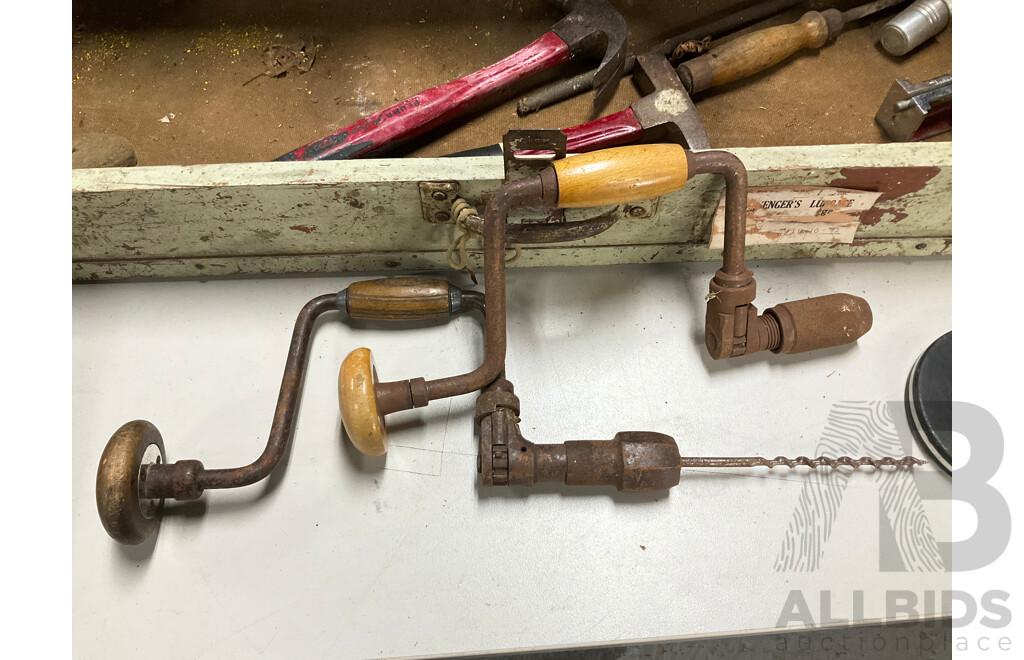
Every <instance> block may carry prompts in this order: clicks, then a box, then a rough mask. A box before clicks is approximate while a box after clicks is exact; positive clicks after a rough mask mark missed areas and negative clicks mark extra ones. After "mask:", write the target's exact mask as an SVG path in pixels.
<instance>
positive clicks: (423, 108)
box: [274, 32, 570, 160]
mask: <svg viewBox="0 0 1024 660" xmlns="http://www.w3.org/2000/svg"><path fill="white" fill-rule="evenodd" d="M569 56H570V54H569V47H568V46H567V45H566V44H565V42H564V41H562V40H561V39H560V38H558V37H557V36H556V35H555V33H553V32H548V33H546V34H544V35H543V36H542V37H540V38H539V39H537V40H536V41H534V42H533V43H532V44H530V45H529V46H526V47H525V48H522V49H520V50H519V51H517V52H515V53H513V54H512V55H509V56H508V57H506V58H505V59H503V60H501V61H500V62H497V63H495V64H492V65H491V66H489V67H487V68H484V69H481V70H479V71H477V72H475V73H471V74H469V75H468V76H463V77H462V78H459V79H458V80H453V81H451V82H449V83H445V84H444V85H440V86H438V87H434V88H433V89H428V90H426V91H424V92H420V93H419V94H415V95H413V96H410V97H409V98H407V99H405V100H403V101H399V102H398V103H396V104H394V105H393V106H391V107H389V108H385V109H384V110H381V111H379V112H376V113H374V114H372V115H369V116H367V117H363V118H362V119H360V120H359V121H357V122H355V123H354V124H350V125H348V126H346V127H344V128H342V129H339V130H337V131H335V132H333V133H331V134H330V135H327V136H325V137H322V138H320V139H319V140H316V141H315V142H310V143H309V144H307V145H305V146H303V147H299V148H298V149H295V150H294V151H289V152H288V153H286V154H285V155H283V156H280V157H278V158H275V159H274V160H348V159H350V158H359V157H360V156H365V155H367V154H369V153H371V152H374V151H380V150H382V149H385V148H388V147H392V146H394V145H396V144H398V143H400V142H402V141H404V140H408V139H410V138H414V137H416V136H418V135H421V134H423V133H426V132H427V131H429V130H430V129H432V128H434V127H436V126H439V125H440V124H443V123H444V122H446V121H448V120H449V119H452V118H453V117H455V116H456V115H458V114H460V113H462V112H463V111H464V110H466V109H468V108H469V107H470V106H472V105H474V104H476V103H477V102H479V101H481V100H483V99H484V98H486V97H488V96H490V95H491V94H493V93H494V92H496V91H498V90H499V89H502V88H504V87H507V86H509V85H512V84H514V83H516V82H519V81H520V80H522V79H524V78H526V77H528V76H531V75H533V74H534V73H537V72H538V71H543V70H545V69H548V68H551V67H553V66H555V65H557V64H561V63H562V62H565V61H567V60H568V59H569Z"/></svg>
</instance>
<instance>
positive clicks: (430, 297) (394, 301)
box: [346, 277, 451, 321]
mask: <svg viewBox="0 0 1024 660" xmlns="http://www.w3.org/2000/svg"><path fill="white" fill-rule="evenodd" d="M449 287H450V285H449V283H448V282H446V281H445V280H438V279H431V278H426V277H392V278H388V279H383V280H367V281H365V282H356V283H355V284H351V285H349V287H348V292H347V294H346V295H347V298H346V300H347V306H348V314H349V316H351V317H352V318H354V319H366V320H373V321H420V320H424V319H440V318H445V317H446V316H448V315H449V314H450V313H451V301H450V297H449Z"/></svg>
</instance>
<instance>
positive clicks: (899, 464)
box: [680, 456, 927, 470]
mask: <svg viewBox="0 0 1024 660" xmlns="http://www.w3.org/2000/svg"><path fill="white" fill-rule="evenodd" d="M925 464H927V461H922V460H921V459H919V458H915V457H913V456H904V457H903V458H893V457H891V456H886V457H884V458H869V457H867V456H862V457H861V458H852V457H850V456H839V457H837V458H830V457H828V456H818V457H816V458H808V457H807V456H797V457H796V458H786V457H785V456H776V457H775V458H765V457H763V456H735V457H724V456H723V457H715V458H711V457H683V458H682V459H681V460H680V465H681V467H700V468H745V467H766V468H769V469H771V468H776V467H779V466H782V465H785V466H786V467H790V468H795V467H797V466H798V465H804V466H806V467H810V468H818V467H828V468H831V469H833V470H835V469H837V468H840V467H849V468H853V469H857V468H861V467H872V468H876V469H877V468H882V467H894V468H896V469H902V468H912V467H915V466H919V465H925Z"/></svg>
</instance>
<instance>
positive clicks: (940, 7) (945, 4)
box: [879, 0, 953, 55]
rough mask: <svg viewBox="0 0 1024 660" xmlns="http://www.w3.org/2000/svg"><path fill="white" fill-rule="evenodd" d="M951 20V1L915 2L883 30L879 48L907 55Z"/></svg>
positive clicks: (891, 52)
mask: <svg viewBox="0 0 1024 660" xmlns="http://www.w3.org/2000/svg"><path fill="white" fill-rule="evenodd" d="M952 17H953V0H916V2H914V4H912V5H910V6H909V7H907V8H906V9H905V10H904V11H902V12H901V13H900V14H899V15H898V16H897V17H896V18H894V19H892V20H891V21H889V22H888V23H886V24H885V27H883V28H882V34H881V36H880V38H879V39H880V41H881V42H882V48H884V49H885V50H887V51H888V52H889V53H890V54H892V55H906V54H907V53H909V52H910V51H912V50H914V49H915V48H917V47H918V46H920V45H921V44H923V43H924V42H925V41H927V40H929V39H931V38H932V37H934V36H935V35H937V34H938V33H939V32H942V31H943V30H945V29H946V26H947V25H949V21H950V19H951V18H952Z"/></svg>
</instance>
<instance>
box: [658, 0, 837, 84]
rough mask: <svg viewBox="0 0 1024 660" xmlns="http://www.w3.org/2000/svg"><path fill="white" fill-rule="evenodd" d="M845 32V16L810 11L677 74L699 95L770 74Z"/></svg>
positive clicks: (745, 38)
mask: <svg viewBox="0 0 1024 660" xmlns="http://www.w3.org/2000/svg"><path fill="white" fill-rule="evenodd" d="M842 29H843V15H842V12H840V11H838V10H836V9H827V10H825V11H823V12H817V11H809V12H807V13H806V14H804V15H803V16H801V17H800V19H799V20H797V21H796V22H795V23H790V24H789V25H779V26H777V27H770V28H766V29H764V30H758V31H757V32H751V33H750V34H746V35H743V36H742V37H737V38H736V39H733V40H732V41H730V42H728V43H726V44H725V45H723V46H719V47H718V48H715V49H713V50H711V52H709V53H706V54H704V55H701V56H700V57H698V58H696V59H693V60H690V61H689V62H686V63H684V64H681V65H679V67H678V68H677V71H678V72H679V75H680V78H681V79H682V81H683V85H685V86H686V88H687V89H689V90H690V93H691V94H696V93H697V92H702V91H704V90H706V89H709V88H711V87H718V86H719V85H727V84H729V83H731V82H735V81H737V80H742V79H743V78H748V77H750V76H753V75H755V74H758V73H761V72H762V71H766V70H768V69H770V68H771V67H773V66H775V65H776V64H778V63H779V62H782V61H784V60H786V59H788V58H790V57H792V56H793V55H794V54H796V53H798V52H800V51H801V50H804V49H805V48H808V49H816V48H821V47H822V46H824V45H825V44H826V43H827V42H828V40H829V39H830V38H832V37H834V36H836V35H838V34H839V32H841V31H842Z"/></svg>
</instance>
